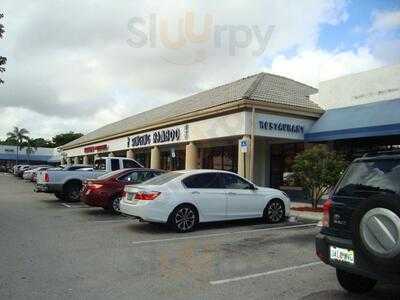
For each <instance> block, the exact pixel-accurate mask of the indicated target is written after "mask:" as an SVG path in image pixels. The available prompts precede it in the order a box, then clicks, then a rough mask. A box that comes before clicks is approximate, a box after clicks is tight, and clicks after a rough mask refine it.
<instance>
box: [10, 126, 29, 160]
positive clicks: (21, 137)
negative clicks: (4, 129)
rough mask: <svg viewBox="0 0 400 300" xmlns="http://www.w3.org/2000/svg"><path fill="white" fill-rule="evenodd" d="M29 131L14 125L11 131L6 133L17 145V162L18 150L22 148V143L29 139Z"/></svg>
mask: <svg viewBox="0 0 400 300" xmlns="http://www.w3.org/2000/svg"><path fill="white" fill-rule="evenodd" d="M28 134H29V131H28V130H27V129H25V128H18V127H14V129H13V131H10V132H8V133H7V137H8V138H9V139H10V140H12V141H15V142H16V145H15V146H17V162H18V158H19V150H21V149H22V147H23V144H24V143H25V142H28V141H29V136H28Z"/></svg>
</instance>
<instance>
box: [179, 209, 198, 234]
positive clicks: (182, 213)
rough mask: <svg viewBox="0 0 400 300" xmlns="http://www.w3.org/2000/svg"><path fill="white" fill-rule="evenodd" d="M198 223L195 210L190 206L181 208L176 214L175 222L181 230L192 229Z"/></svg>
mask: <svg viewBox="0 0 400 300" xmlns="http://www.w3.org/2000/svg"><path fill="white" fill-rule="evenodd" d="M195 223H196V214H195V212H194V211H193V210H192V209H190V208H188V207H183V208H180V209H179V210H178V211H177V212H176V214H175V224H176V227H178V228H179V229H180V230H181V231H188V230H191V229H192V228H193V227H194V225H195Z"/></svg>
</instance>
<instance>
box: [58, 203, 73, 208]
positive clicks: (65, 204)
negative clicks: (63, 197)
mask: <svg viewBox="0 0 400 300" xmlns="http://www.w3.org/2000/svg"><path fill="white" fill-rule="evenodd" d="M61 205H62V206H65V207H68V208H71V207H72V206H71V205H69V204H67V203H61Z"/></svg>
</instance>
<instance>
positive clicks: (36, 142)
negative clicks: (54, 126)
mask: <svg viewBox="0 0 400 300" xmlns="http://www.w3.org/2000/svg"><path fill="white" fill-rule="evenodd" d="M28 133H29V132H28V130H26V129H25V128H22V129H19V128H18V127H14V129H13V131H11V132H9V133H7V139H6V140H4V141H2V140H0V145H8V146H21V145H22V144H23V145H28V144H29V146H30V147H32V148H33V149H35V150H36V149H37V148H39V147H43V148H55V147H59V146H62V145H65V144H67V143H69V142H71V141H73V140H76V139H77V138H80V137H81V136H83V134H82V133H75V132H72V131H70V132H66V133H60V134H57V135H56V136H54V137H53V138H52V139H51V140H47V139H44V138H36V139H31V138H29V137H28V136H27V134H28ZM20 148H21V147H20Z"/></svg>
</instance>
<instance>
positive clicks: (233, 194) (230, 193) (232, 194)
mask: <svg viewBox="0 0 400 300" xmlns="http://www.w3.org/2000/svg"><path fill="white" fill-rule="evenodd" d="M228 195H229V196H235V195H237V194H236V193H234V192H229V193H228Z"/></svg>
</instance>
